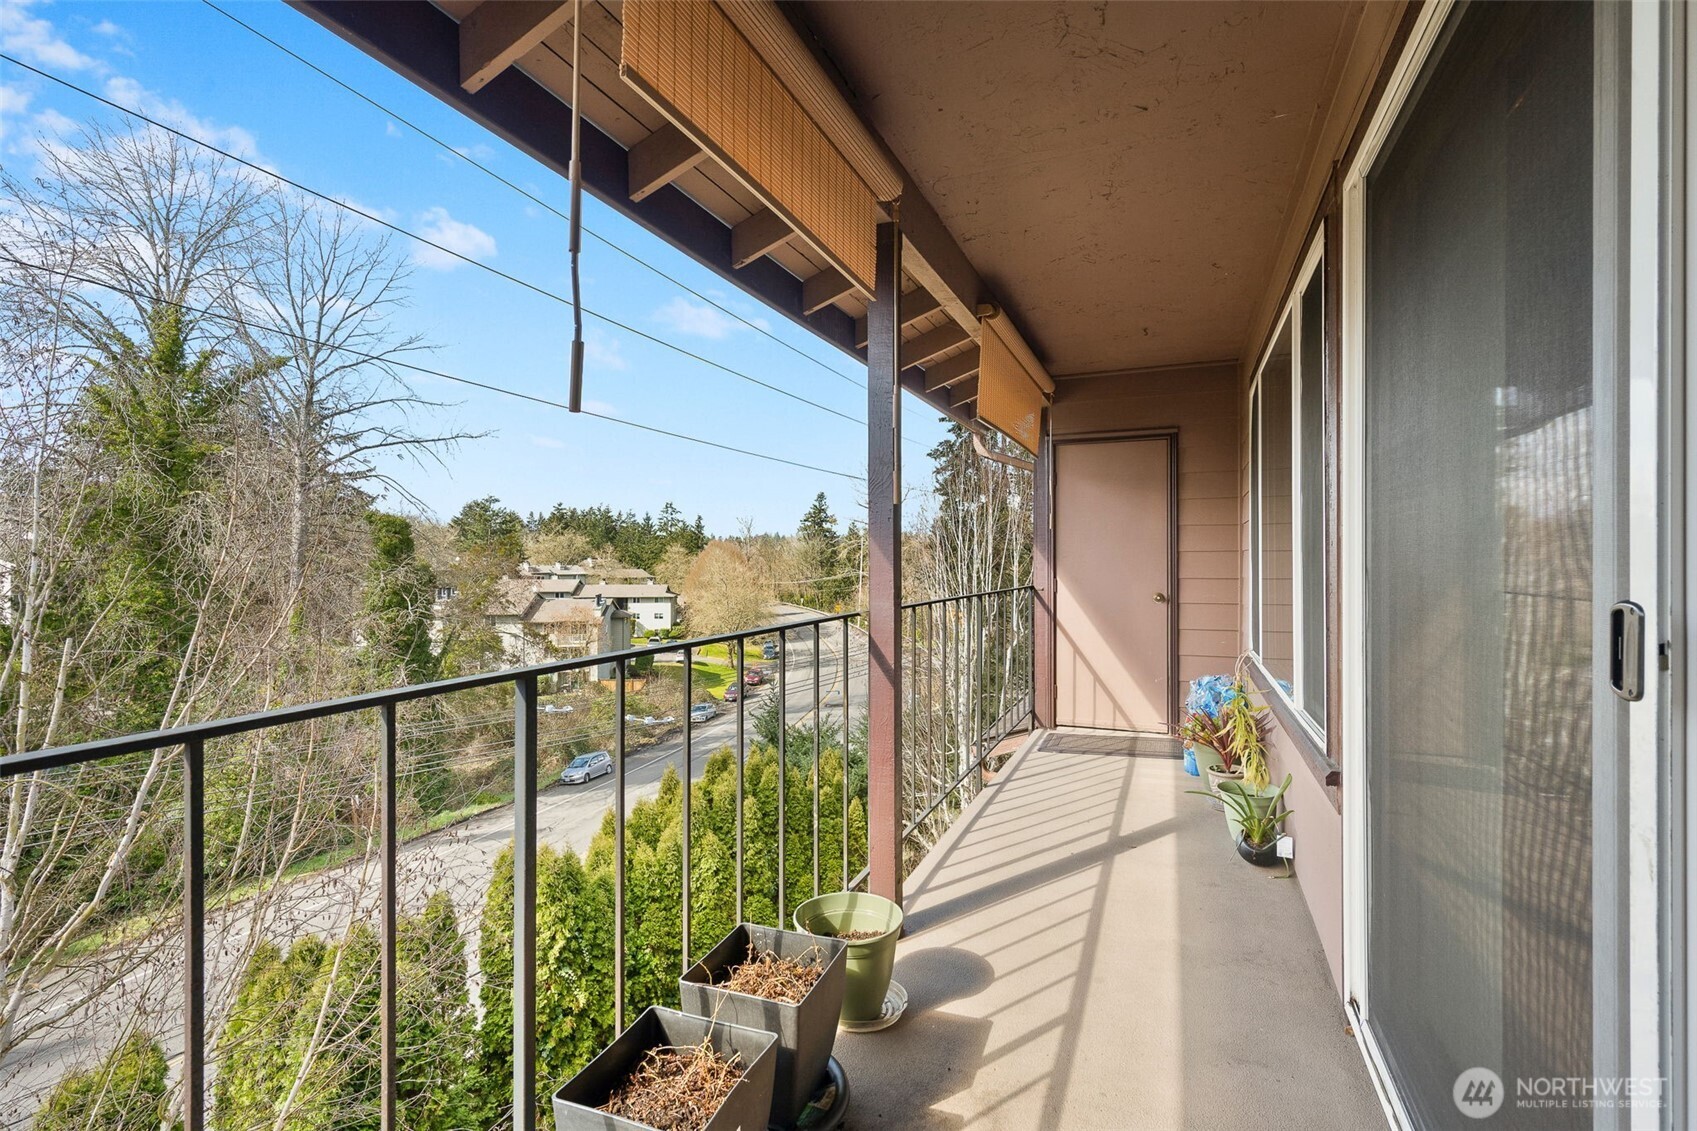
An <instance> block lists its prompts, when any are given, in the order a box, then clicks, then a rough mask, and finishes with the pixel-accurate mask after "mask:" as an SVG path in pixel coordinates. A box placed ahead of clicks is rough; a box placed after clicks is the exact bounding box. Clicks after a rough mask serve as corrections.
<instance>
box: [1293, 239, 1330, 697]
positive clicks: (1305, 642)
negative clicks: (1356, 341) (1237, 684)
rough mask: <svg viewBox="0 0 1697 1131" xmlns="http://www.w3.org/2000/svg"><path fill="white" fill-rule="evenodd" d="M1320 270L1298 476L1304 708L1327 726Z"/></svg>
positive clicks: (1303, 360)
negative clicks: (1300, 489) (1300, 506)
mask: <svg viewBox="0 0 1697 1131" xmlns="http://www.w3.org/2000/svg"><path fill="white" fill-rule="evenodd" d="M1324 274H1325V272H1324V271H1323V270H1316V271H1315V272H1314V277H1313V278H1312V279H1310V280H1309V281H1308V287H1307V289H1305V290H1304V291H1303V292H1302V350H1301V353H1300V354H1299V356H1298V369H1297V372H1298V374H1299V375H1300V378H1301V403H1300V404H1299V405H1298V406H1297V410H1298V411H1297V421H1298V435H1299V436H1300V437H1301V440H1302V446H1301V449H1300V451H1301V457H1300V458H1301V461H1302V462H1301V466H1300V472H1299V474H1298V476H1297V481H1298V482H1299V483H1301V484H1302V504H1301V505H1302V545H1301V547H1300V550H1301V557H1300V558H1299V559H1298V560H1299V561H1300V562H1301V563H1302V568H1301V570H1299V571H1298V572H1299V573H1300V574H1301V582H1300V584H1301V585H1302V657H1301V659H1302V679H1301V680H1299V681H1298V682H1299V685H1300V687H1301V691H1302V703H1301V706H1302V709H1303V710H1304V711H1306V712H1307V713H1308V717H1309V718H1311V719H1313V720H1314V721H1315V722H1316V723H1317V724H1319V725H1320V726H1322V727H1323V726H1325V725H1326V527H1325V522H1326V506H1325V504H1326V486H1325V480H1324V471H1323V460H1324V458H1325V444H1326V435H1325V425H1326V420H1325V404H1326V383H1325V382H1326V375H1325V372H1324V369H1325V366H1324V365H1323V363H1322V362H1321V360H1320V354H1321V351H1322V350H1323V349H1324V348H1325V341H1326V336H1325V333H1324V330H1325V325H1324V323H1323V321H1322V319H1323V318H1324V314H1323V313H1322V310H1321V307H1322V305H1323V304H1322V302H1321V298H1320V292H1321V287H1320V280H1321V277H1322V276H1323V275H1324Z"/></svg>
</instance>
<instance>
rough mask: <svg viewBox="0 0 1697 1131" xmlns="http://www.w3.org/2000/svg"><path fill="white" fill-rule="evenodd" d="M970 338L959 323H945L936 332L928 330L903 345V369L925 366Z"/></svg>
mask: <svg viewBox="0 0 1697 1131" xmlns="http://www.w3.org/2000/svg"><path fill="white" fill-rule="evenodd" d="M968 337H969V335H968V334H967V332H966V331H965V330H964V329H963V328H962V327H961V325H960V324H959V323H958V322H945V323H943V325H941V326H939V327H937V328H936V329H935V330H927V331H926V332H925V333H923V334H921V335H919V337H917V338H914V339H913V340H912V341H907V342H903V343H902V368H903V369H906V368H908V367H909V366H913V365H924V364H925V363H926V362H928V361H930V360H931V359H932V358H934V357H936V356H937V355H939V354H944V353H948V352H949V351H950V350H952V349H954V348H955V347H956V346H958V345H960V344H961V343H962V342H964V341H966V340H967V339H968Z"/></svg>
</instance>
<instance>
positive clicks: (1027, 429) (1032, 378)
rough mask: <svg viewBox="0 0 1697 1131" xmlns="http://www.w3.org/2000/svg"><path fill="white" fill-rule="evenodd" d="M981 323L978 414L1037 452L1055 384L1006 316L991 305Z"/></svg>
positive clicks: (1024, 446)
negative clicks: (1046, 410) (1044, 408)
mask: <svg viewBox="0 0 1697 1131" xmlns="http://www.w3.org/2000/svg"><path fill="white" fill-rule="evenodd" d="M978 324H979V327H980V329H981V331H982V333H981V334H980V336H979V339H978V419H980V420H982V421H984V423H986V424H988V425H990V426H992V427H993V428H995V429H996V430H997V431H999V432H1001V433H1002V434H1003V435H1006V436H1008V437H1009V438H1010V439H1012V440H1013V441H1014V442H1015V443H1017V444H1018V445H1019V446H1020V447H1022V448H1024V449H1025V450H1026V451H1028V452H1030V453H1031V454H1032V455H1036V454H1037V441H1038V432H1039V430H1040V428H1041V427H1042V419H1043V404H1044V402H1045V401H1046V400H1047V395H1048V394H1049V393H1052V392H1054V389H1055V383H1054V381H1053V380H1051V379H1050V377H1049V374H1048V373H1047V372H1046V371H1045V370H1044V369H1043V366H1042V364H1041V363H1040V362H1039V361H1038V360H1037V357H1036V355H1035V354H1033V353H1032V352H1031V348H1030V347H1029V346H1027V345H1026V344H1025V339H1024V338H1022V337H1020V334H1019V331H1018V330H1016V329H1014V327H1013V324H1012V323H1011V322H1009V321H1008V318H1007V315H1005V314H1003V313H1002V312H1001V311H1000V310H996V309H992V311H991V312H990V313H988V314H985V315H984V316H983V317H981V318H980V319H979V323H978Z"/></svg>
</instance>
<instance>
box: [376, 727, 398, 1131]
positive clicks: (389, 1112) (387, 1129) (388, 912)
mask: <svg viewBox="0 0 1697 1131" xmlns="http://www.w3.org/2000/svg"><path fill="white" fill-rule="evenodd" d="M382 715H383V749H382V754H381V765H380V768H379V774H380V777H381V783H380V785H379V789H380V796H381V805H382V807H383V812H382V821H383V830H382V837H383V848H382V852H383V868H382V872H383V881H382V882H383V923H382V928H381V929H382V932H383V941H382V948H383V959H382V961H383V985H382V989H381V990H380V995H381V1003H380V1004H381V1009H382V1013H383V1019H382V1041H383V1063H382V1066H381V1070H380V1071H381V1085H382V1088H383V1097H382V1106H381V1110H380V1112H379V1116H378V1124H379V1126H380V1127H381V1128H382V1129H383V1131H394V1128H395V1125H396V1119H397V1116H398V1113H397V1112H396V1110H395V1104H396V1101H397V1091H396V1084H395V1082H396V1078H397V1076H398V1072H397V1070H398V1068H399V1060H400V1055H399V1052H398V1050H397V1048H396V1039H397V1036H396V1035H397V1032H398V1030H397V1028H396V1016H395V1014H396V1008H397V1006H396V996H395V990H396V978H397V974H396V954H395V951H396V943H395V936H396V932H397V927H396V923H395V919H396V904H397V902H398V900H399V896H398V894H397V891H396V888H397V883H396V881H397V878H398V877H397V875H396V853H397V848H398V846H397V838H398V835H399V834H398V832H397V830H396V828H395V792H396V783H395V779H396V776H397V774H398V761H399V752H398V750H397V734H396V730H397V728H396V725H395V704H393V703H385V704H383V710H382Z"/></svg>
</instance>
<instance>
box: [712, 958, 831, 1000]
mask: <svg viewBox="0 0 1697 1131" xmlns="http://www.w3.org/2000/svg"><path fill="white" fill-rule="evenodd" d="M824 957H825V952H824V951H823V950H821V949H820V948H818V947H814V948H813V949H812V950H810V951H808V952H807V954H806V955H804V956H803V957H801V958H785V957H783V956H782V955H780V954H778V953H777V952H776V951H770V950H761V951H757V950H755V949H754V945H753V944H752V943H750V944H749V947H748V957H747V958H746V959H744V960H743V961H742V962H741V963H739V964H738V965H736V966H733V967H731V969H730V972H729V973H730V976H729V977H727V978H726V979H725V982H724V987H725V989H727V990H731V991H733V992H735V993H739V994H752V995H753V996H755V997H763V998H766V999H767V1000H769V1001H784V1002H789V1003H790V1004H791V1005H794V1004H796V1003H797V1002H799V1001H801V1000H802V999H803V998H805V997H806V996H807V995H808V993H809V991H811V990H812V989H813V987H814V985H815V984H816V983H817V982H818V981H819V979H820V977H821V976H823V975H824V973H825V966H824Z"/></svg>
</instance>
